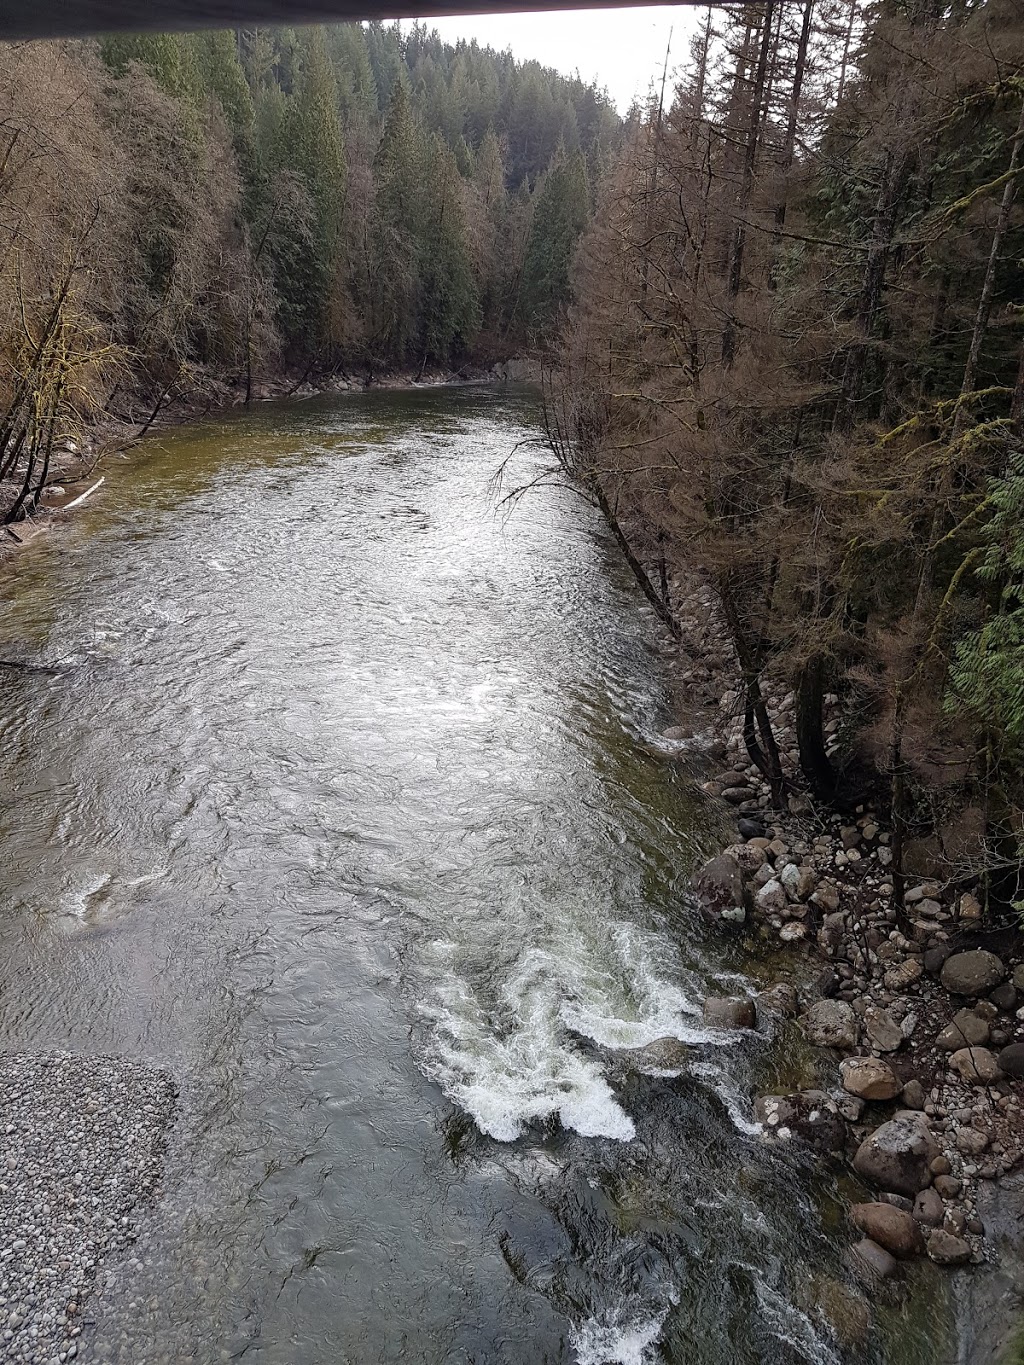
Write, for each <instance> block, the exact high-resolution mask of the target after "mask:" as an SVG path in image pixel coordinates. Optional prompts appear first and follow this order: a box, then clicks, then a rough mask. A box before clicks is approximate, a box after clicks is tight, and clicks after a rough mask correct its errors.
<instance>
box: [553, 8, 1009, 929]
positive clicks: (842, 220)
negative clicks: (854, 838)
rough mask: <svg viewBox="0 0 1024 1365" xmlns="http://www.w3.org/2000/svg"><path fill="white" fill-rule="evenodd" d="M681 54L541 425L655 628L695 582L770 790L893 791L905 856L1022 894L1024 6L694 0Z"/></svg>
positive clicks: (628, 147)
mask: <svg viewBox="0 0 1024 1365" xmlns="http://www.w3.org/2000/svg"><path fill="white" fill-rule="evenodd" d="M681 76H682V78H681V80H680V83H679V85H678V87H677V89H676V90H675V94H674V98H671V99H670V98H666V99H665V100H664V102H660V103H659V104H658V105H657V106H656V107H653V108H652V109H650V110H649V111H648V114H647V116H646V117H644V118H642V119H638V120H637V121H635V123H634V124H633V126H631V127H630V129H629V130H628V132H627V135H626V140H625V144H624V146H623V148H622V150H621V152H620V153H619V154H618V156H617V157H616V159H615V161H614V164H613V165H612V166H611V167H610V168H609V170H608V172H607V174H606V175H605V177H604V179H603V181H602V183H601V186H600V189H599V197H598V206H597V211H596V214H595V217H594V220H593V223H592V226H591V227H590V228H589V230H588V232H587V234H586V236H585V238H584V241H583V243H582V247H581V250H580V252H579V255H578V259H577V263H576V267H575V276H574V282H575V289H576V302H575V304H574V306H573V309H572V315H571V321H570V324H569V327H568V330H567V333H566V335H565V339H564V343H563V346H562V349H561V352H560V354H559V357H558V365H557V372H556V374H555V377H554V379H553V382H552V384H551V386H550V389H549V407H548V420H549V427H550V433H549V434H550V436H551V439H552V446H553V449H554V451H555V453H556V454H557V455H558V457H559V461H560V463H561V465H562V467H563V469H564V470H566V471H567V472H568V473H569V475H570V476H571V477H572V479H573V480H574V481H576V482H577V483H578V484H580V485H582V486H584V487H586V488H588V489H589V490H590V492H591V495H592V498H593V500H594V502H595V503H597V504H599V505H600V506H601V507H602V508H603V509H604V511H605V514H606V515H607V516H609V517H610V519H611V520H612V523H613V529H614V530H615V531H616V534H617V535H618V536H619V539H620V543H621V544H622V545H623V546H624V548H625V549H626V551H627V554H628V556H629V557H630V558H631V561H632V563H633V566H634V569H635V571H636V572H637V573H638V576H639V577H640V578H641V581H642V583H643V586H644V588H645V591H646V592H647V594H648V596H649V598H650V599H651V601H652V603H653V604H654V606H655V609H656V610H657V611H658V612H659V614H660V615H661V616H662V617H663V619H664V620H665V621H666V622H667V623H668V624H669V626H670V627H672V628H673V629H677V621H676V614H677V609H678V606H679V600H678V598H675V599H674V598H673V589H672V582H673V579H675V580H676V581H677V582H678V581H679V580H680V579H682V581H683V582H684V583H685V582H687V581H689V582H691V583H692V582H693V581H695V580H696V581H698V582H699V583H701V584H703V585H706V587H708V588H710V590H711V591H712V593H713V596H714V600H715V602H716V605H717V610H718V614H719V619H720V620H721V621H722V622H723V623H724V625H725V628H726V631H727V635H728V637H729V640H730V645H731V647H732V648H733V649H734V650H735V656H736V659H737V663H738V669H739V672H740V673H741V675H742V700H741V702H740V705H741V709H742V710H743V711H744V712H745V720H744V736H745V741H746V751H747V754H748V756H749V760H750V761H751V763H752V764H754V765H756V767H757V768H758V769H759V770H760V774H761V775H762V778H763V780H764V781H765V782H766V783H768V784H770V787H771V790H772V793H773V799H774V804H775V805H776V807H781V808H785V806H786V804H787V802H788V801H789V800H791V797H792V792H793V791H794V789H795V788H794V783H795V784H796V787H797V788H801V789H810V791H811V792H812V793H814V794H815V795H816V796H817V797H818V798H820V799H822V800H824V801H825V802H829V803H834V802H838V803H839V805H840V806H845V807H846V808H848V809H853V807H854V806H855V805H856V803H857V802H858V801H863V800H864V799H865V798H866V797H868V796H870V797H871V798H872V799H879V800H881V801H882V803H883V807H884V808H887V809H888V808H891V814H892V823H893V830H894V835H893V837H894V843H895V844H896V848H895V850H894V852H895V863H894V865H895V868H896V870H897V873H898V872H899V870H900V868H901V865H902V864H901V845H903V844H905V843H906V842H908V841H910V840H911V839H912V838H913V837H914V836H916V835H919V834H923V833H928V834H929V837H932V836H931V831H933V830H934V831H937V834H938V839H939V842H940V843H942V842H943V839H945V847H944V848H942V849H940V850H938V852H939V853H941V855H942V856H941V857H940V859H939V863H938V865H939V866H942V867H944V869H945V873H944V875H945V876H946V877H952V878H953V880H954V881H957V880H959V879H963V880H962V881H961V883H960V884H962V885H963V884H969V885H972V886H973V885H975V883H976V879H977V878H978V877H979V876H980V877H981V883H980V884H981V887H982V891H983V893H984V894H983V899H984V900H986V902H988V901H991V904H992V905H993V906H995V905H998V906H1001V907H1002V910H1003V911H1004V912H1005V911H1008V910H1009V909H1010V907H1011V906H1014V907H1016V909H1017V910H1018V911H1019V909H1020V908H1021V904H1020V903H1021V899H1022V896H1024V886H1022V877H1021V866H1022V864H1021V855H1022V851H1024V576H1022V575H1024V203H1022V202H1021V200H1020V196H1019V185H1020V178H1021V174H1022V171H1024V7H1022V6H1021V4H1020V3H1019V2H1018V0H974V2H973V3H972V2H971V0H958V2H957V3H955V4H948V5H946V4H935V3H931V0H929V2H928V3H921V2H920V0H882V2H881V3H871V4H865V3H863V2H862V0H802V3H799V4H781V3H776V2H775V0H767V2H766V3H765V4H760V5H756V6H755V5H748V6H737V7H734V8H730V9H728V10H719V11H713V10H708V11H707V13H706V15H705V16H704V19H703V22H702V23H701V24H700V26H699V28H698V30H697V36H696V37H695V39H694V41H693V47H692V51H691V54H690V59H689V61H688V62H687V63H686V64H685V65H684V67H683V69H682V73H681ZM770 677H775V678H776V679H778V680H781V682H782V684H783V686H788V687H789V688H791V689H792V692H793V694H794V696H795V716H794V718H793V719H794V729H795V733H796V738H797V740H798V748H799V765H798V768H797V770H796V772H792V771H789V770H787V769H786V765H785V764H784V763H783V762H782V761H781V759H780V745H779V744H778V743H777V740H776V735H775V733H774V729H773V721H772V718H771V716H770V715H769V713H768V709H767V707H766V705H765V698H764V695H763V683H764V681H765V679H766V678H770ZM837 696H838V697H839V699H840V704H841V706H842V712H843V717H844V718H843V721H842V723H841V728H840V731H839V732H836V726H835V724H833V725H831V726H829V729H828V731H826V720H825V709H824V705H823V704H824V701H825V698H826V697H830V699H831V700H832V701H834V700H835V698H836V697H837ZM933 861H934V860H933ZM898 890H899V888H898ZM1011 917H1012V912H1011Z"/></svg>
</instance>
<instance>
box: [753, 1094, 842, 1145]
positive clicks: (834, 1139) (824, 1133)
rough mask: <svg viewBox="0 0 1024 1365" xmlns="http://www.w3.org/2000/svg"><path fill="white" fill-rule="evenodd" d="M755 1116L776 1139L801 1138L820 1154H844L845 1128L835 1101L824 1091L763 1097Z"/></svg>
mask: <svg viewBox="0 0 1024 1365" xmlns="http://www.w3.org/2000/svg"><path fill="white" fill-rule="evenodd" d="M754 1113H755V1114H756V1116H757V1118H758V1121H759V1122H760V1123H763V1124H764V1126H765V1127H766V1128H767V1129H768V1130H769V1132H771V1133H773V1134H775V1135H776V1136H777V1137H783V1138H784V1137H792V1136H796V1137H800V1138H803V1140H804V1141H805V1142H807V1143H810V1145H811V1146H812V1147H816V1148H817V1149H818V1151H821V1152H841V1151H842V1150H843V1148H844V1147H845V1145H846V1125H845V1124H844V1122H843V1120H842V1118H841V1117H840V1115H839V1112H838V1110H837V1109H836V1106H835V1104H834V1102H833V1101H832V1100H830V1099H829V1097H828V1096H827V1095H826V1094H825V1093H824V1091H822V1090H799V1091H796V1092H794V1093H793V1094H792V1095H762V1096H761V1098H760V1099H758V1100H757V1101H756V1102H755V1104H754Z"/></svg>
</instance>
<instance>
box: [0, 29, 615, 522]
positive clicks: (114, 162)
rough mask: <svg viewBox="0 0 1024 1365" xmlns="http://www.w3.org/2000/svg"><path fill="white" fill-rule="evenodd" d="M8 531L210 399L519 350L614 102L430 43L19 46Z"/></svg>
mask: <svg viewBox="0 0 1024 1365" xmlns="http://www.w3.org/2000/svg"><path fill="white" fill-rule="evenodd" d="M0 82H2V84H0V101H2V112H0V402H2V413H0V489H2V490H3V497H0V517H2V518H3V519H5V520H6V521H7V522H8V523H12V522H14V521H17V520H19V519H21V518H23V517H24V516H25V515H26V514H27V513H30V512H31V511H32V510H33V508H34V507H35V506H36V504H37V502H38V499H39V497H40V494H41V492H42V490H43V489H44V488H45V487H46V484H47V480H48V478H49V477H50V469H51V463H52V457H53V454H54V452H55V450H57V451H58V453H59V450H60V449H61V448H62V447H65V448H66V446H67V444H68V443H69V442H70V443H73V444H74V443H79V444H80V442H81V438H82V434H83V433H84V432H85V431H86V430H88V429H89V427H90V425H94V424H96V423H97V422H98V421H102V420H105V419H109V418H113V419H118V420H122V421H127V422H129V423H132V422H138V423H139V424H140V426H142V425H144V424H145V421H146V420H148V416H149V415H151V414H152V413H153V412H155V411H156V410H157V409H159V408H160V407H161V406H162V405H163V404H165V403H167V402H168V401H169V400H172V399H181V400H187V399H188V398H190V397H194V396H196V395H201V394H202V393H203V392H204V390H205V389H207V388H209V386H210V385H211V383H214V382H216V383H217V384H219V385H220V386H221V387H220V388H219V389H218V390H217V392H218V394H220V396H221V401H223V392H224V390H223V386H224V385H225V384H226V385H228V386H229V391H230V393H231V396H232V397H234V398H235V399H244V400H245V401H248V399H249V398H250V397H251V395H252V392H253V386H254V385H258V383H259V381H260V380H261V379H263V378H266V377H267V376H274V375H280V374H289V375H295V376H296V377H297V378H298V379H300V380H301V378H302V377H303V376H307V375H309V374H311V373H316V374H317V375H319V376H323V375H325V374H328V373H330V372H332V371H333V372H337V371H339V370H340V371H342V372H344V371H345V370H346V368H348V367H356V368H358V370H359V372H360V373H361V374H362V375H363V376H365V377H367V378H368V379H372V378H373V377H374V375H375V374H378V373H380V372H382V371H401V372H408V373H410V374H412V375H416V374H419V373H422V372H423V370H424V369H425V368H426V367H428V366H433V367H437V368H441V369H452V368H457V367H459V366H460V365H463V364H465V363H467V362H468V361H472V362H473V363H475V364H477V365H485V366H486V365H490V364H492V363H494V362H495V361H497V360H501V359H507V358H509V357H511V356H514V355H517V354H520V353H521V352H522V351H523V350H524V349H525V348H526V347H527V346H528V345H530V344H532V342H533V341H535V340H536V338H537V337H538V336H540V335H542V334H543V333H544V332H545V330H546V329H547V328H549V327H550V325H551V324H552V322H553V321H554V319H555V318H556V317H557V316H558V315H559V313H560V310H561V309H562V308H563V307H564V304H565V302H566V300H567V297H568V289H569V269H570V262H571V257H572V253H573V250H574V247H575V244H576V242H577V240H578V238H579V235H580V233H581V232H582V230H583V228H584V227H585V225H586V223H587V221H588V219H589V217H590V213H591V210H592V200H593V194H594V187H595V186H596V184H597V183H598V181H599V180H600V178H601V175H602V174H603V171H604V168H605V166H606V164H607V163H608V162H609V159H610V157H611V155H612V153H613V152H614V151H615V149H616V148H617V146H618V145H619V143H620V141H621V136H622V126H621V120H620V119H619V117H618V115H617V113H616V112H615V110H614V108H613V107H612V106H611V105H610V103H609V102H608V100H607V99H606V98H605V97H604V96H603V94H602V93H601V92H599V91H598V90H596V89H595V88H594V87H593V86H591V85H586V84H584V83H583V82H581V81H580V80H578V79H567V78H565V77H563V76H560V75H558V74H557V73H556V72H554V71H551V70H547V69H545V68H543V67H541V66H539V65H538V64H537V63H535V62H526V63H518V62H516V61H515V60H514V59H513V57H512V56H511V55H510V54H509V53H497V52H494V51H491V50H490V49H481V48H480V47H479V46H477V45H476V44H475V43H470V44H467V43H460V44H459V45H458V47H452V46H450V45H446V44H444V43H442V42H441V41H440V39H439V38H438V36H437V35H436V33H430V32H428V31H427V30H426V29H425V28H424V27H422V26H420V25H413V26H412V27H411V29H410V28H409V27H408V26H406V28H405V29H404V30H403V28H402V27H401V26H400V25H399V24H397V23H396V24H387V25H385V24H380V23H373V24H368V25H365V26H360V25H336V26H332V27H323V28H318V27H314V28H307V29H253V30H249V31H240V32H208V33H200V34H184V35H150V34H147V35H139V36H136V35H117V36H111V37H108V38H105V39H100V40H98V41H96V40H91V41H88V42H74V43H71V42H69V43H34V44H24V43H23V44H10V45H6V46H3V47H0Z"/></svg>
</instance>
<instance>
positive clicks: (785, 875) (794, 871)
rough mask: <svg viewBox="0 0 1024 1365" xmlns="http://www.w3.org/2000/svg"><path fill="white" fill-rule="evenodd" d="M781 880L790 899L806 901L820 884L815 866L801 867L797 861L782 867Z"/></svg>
mask: <svg viewBox="0 0 1024 1365" xmlns="http://www.w3.org/2000/svg"><path fill="white" fill-rule="evenodd" d="M779 880H780V881H781V882H782V885H783V886H784V887H785V889H786V894H787V895H788V896H789V898H790V900H793V901H805V900H807V898H808V897H809V896H810V894H811V892H812V891H813V890H814V889H815V887H816V886H817V885H818V874H817V872H815V870H814V868H813V867H800V866H798V865H797V864H796V863H790V864H789V865H788V866H787V867H784V868H783V869H782V872H781V873H780V874H779Z"/></svg>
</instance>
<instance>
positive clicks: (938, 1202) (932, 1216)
mask: <svg viewBox="0 0 1024 1365" xmlns="http://www.w3.org/2000/svg"><path fill="white" fill-rule="evenodd" d="M944 1213H945V1210H944V1208H943V1207H942V1197H941V1195H940V1194H939V1192H938V1190H934V1189H932V1188H931V1187H930V1186H929V1188H928V1189H926V1190H922V1191H921V1192H920V1194H919V1195H918V1196H917V1198H916V1199H915V1200H914V1217H915V1218H916V1219H917V1221H918V1222H919V1223H923V1224H924V1225H925V1227H926V1228H937V1227H940V1226H941V1224H942V1218H943V1215H944Z"/></svg>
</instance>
